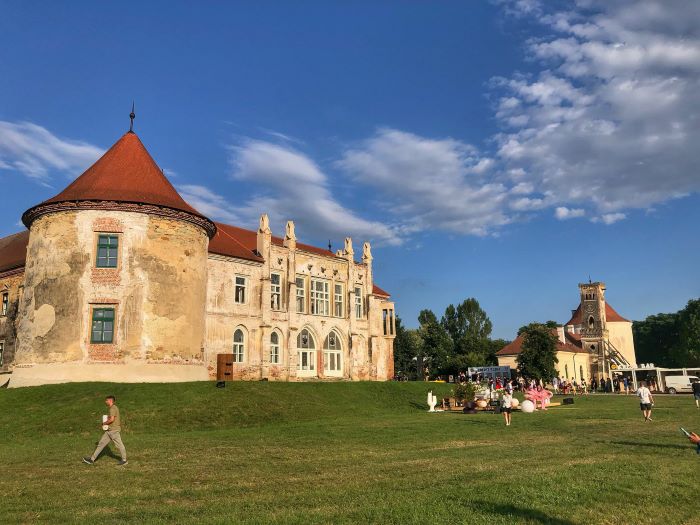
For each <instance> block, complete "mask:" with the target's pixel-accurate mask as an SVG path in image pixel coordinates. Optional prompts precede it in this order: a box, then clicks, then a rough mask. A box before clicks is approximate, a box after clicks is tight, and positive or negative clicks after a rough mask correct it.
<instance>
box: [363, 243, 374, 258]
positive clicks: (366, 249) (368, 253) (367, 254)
mask: <svg viewBox="0 0 700 525" xmlns="http://www.w3.org/2000/svg"><path fill="white" fill-rule="evenodd" d="M362 260H363V261H371V260H372V247H371V246H370V244H369V243H368V242H366V243H364V244H363V245H362Z"/></svg>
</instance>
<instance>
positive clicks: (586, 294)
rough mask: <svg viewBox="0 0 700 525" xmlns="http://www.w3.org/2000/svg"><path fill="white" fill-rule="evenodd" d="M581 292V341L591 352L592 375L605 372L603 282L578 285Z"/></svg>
mask: <svg viewBox="0 0 700 525" xmlns="http://www.w3.org/2000/svg"><path fill="white" fill-rule="evenodd" d="M578 288H579V292H580V294H581V306H579V308H580V311H581V343H582V346H583V348H584V349H586V350H588V351H589V352H590V353H591V354H592V356H591V357H592V358H593V359H591V364H592V368H593V370H592V371H591V372H592V373H593V375H594V376H596V377H598V379H600V378H601V377H603V376H604V375H605V374H606V370H605V368H606V366H605V360H606V356H605V341H607V338H608V330H607V327H606V323H607V319H606V318H605V283H600V282H595V283H594V282H590V281H589V282H588V283H582V284H579V285H578Z"/></svg>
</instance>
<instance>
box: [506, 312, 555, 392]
mask: <svg viewBox="0 0 700 525" xmlns="http://www.w3.org/2000/svg"><path fill="white" fill-rule="evenodd" d="M521 334H522V336H523V344H522V350H521V352H520V354H518V357H517V358H516V360H517V363H518V369H519V370H520V373H521V374H522V375H523V376H524V377H527V378H531V379H543V380H548V379H549V378H551V377H554V376H556V375H557V372H556V367H555V365H556V363H557V361H558V360H557V355H556V351H557V336H556V335H555V334H554V332H553V331H552V329H551V328H549V327H548V326H546V325H544V324H541V323H530V324H529V325H527V326H526V327H524V330H523V331H522V333H521Z"/></svg>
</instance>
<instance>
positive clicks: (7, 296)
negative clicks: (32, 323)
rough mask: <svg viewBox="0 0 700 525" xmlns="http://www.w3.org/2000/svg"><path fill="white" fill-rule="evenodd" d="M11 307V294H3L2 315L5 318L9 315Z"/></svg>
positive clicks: (0, 313) (0, 312)
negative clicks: (8, 310) (8, 311)
mask: <svg viewBox="0 0 700 525" xmlns="http://www.w3.org/2000/svg"><path fill="white" fill-rule="evenodd" d="M9 305H10V294H9V292H5V293H3V294H2V310H0V315H2V316H3V317H4V316H6V315H7V309H8V307H9Z"/></svg>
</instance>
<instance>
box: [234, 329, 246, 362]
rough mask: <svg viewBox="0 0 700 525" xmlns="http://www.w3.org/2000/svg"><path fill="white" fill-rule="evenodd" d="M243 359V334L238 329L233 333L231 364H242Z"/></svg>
mask: <svg viewBox="0 0 700 525" xmlns="http://www.w3.org/2000/svg"><path fill="white" fill-rule="evenodd" d="M244 359H245V334H244V333H243V330H241V329H240V328H238V329H236V331H235V332H234V333H233V362H234V363H242V362H243V360H244Z"/></svg>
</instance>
